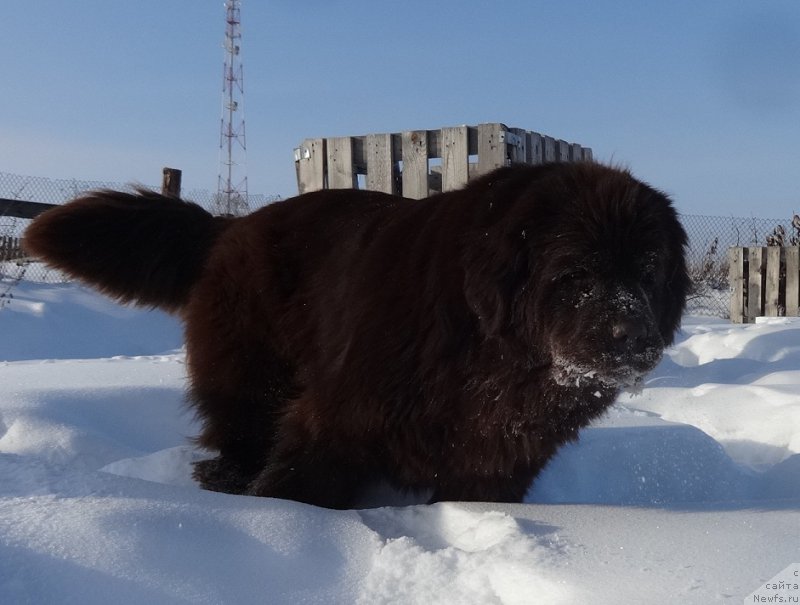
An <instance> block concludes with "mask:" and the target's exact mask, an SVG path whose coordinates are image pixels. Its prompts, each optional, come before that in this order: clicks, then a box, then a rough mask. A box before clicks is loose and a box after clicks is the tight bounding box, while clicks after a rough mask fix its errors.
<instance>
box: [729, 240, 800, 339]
mask: <svg viewBox="0 0 800 605" xmlns="http://www.w3.org/2000/svg"><path fill="white" fill-rule="evenodd" d="M728 260H729V262H730V284H731V290H732V292H731V321H733V322H737V323H749V322H753V321H755V318H756V317H761V316H767V317H781V316H787V317H797V316H798V315H800V312H799V309H800V247H778V246H767V247H751V248H731V249H730V250H729V251H728Z"/></svg>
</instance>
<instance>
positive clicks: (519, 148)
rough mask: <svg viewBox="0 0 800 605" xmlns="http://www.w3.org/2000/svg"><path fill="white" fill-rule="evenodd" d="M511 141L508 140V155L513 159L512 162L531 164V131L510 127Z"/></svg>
mask: <svg viewBox="0 0 800 605" xmlns="http://www.w3.org/2000/svg"><path fill="white" fill-rule="evenodd" d="M508 132H509V133H511V136H509V139H511V140H510V141H509V140H507V141H506V155H507V156H508V157H509V158H510V159H511V163H512V164H529V163H530V162H528V139H529V138H530V137H529V133H528V131H527V130H525V129H524V128H509V129H508Z"/></svg>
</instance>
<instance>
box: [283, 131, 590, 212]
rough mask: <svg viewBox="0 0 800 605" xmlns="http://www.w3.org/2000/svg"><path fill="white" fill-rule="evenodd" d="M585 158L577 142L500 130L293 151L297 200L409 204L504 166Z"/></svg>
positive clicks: (315, 144) (304, 146)
mask: <svg viewBox="0 0 800 605" xmlns="http://www.w3.org/2000/svg"><path fill="white" fill-rule="evenodd" d="M591 159H592V150H591V149H589V148H587V147H582V146H581V145H579V144H577V143H568V142H567V141H563V140H561V139H555V138H553V137H549V136H545V135H541V134H539V133H536V132H531V131H529V130H524V129H521V128H508V127H507V126H505V125H504V124H499V123H491V124H480V125H478V126H456V127H452V128H440V129H439V130H411V131H407V132H400V133H391V134H368V135H365V136H357V137H334V138H327V139H306V140H305V141H303V142H302V143H301V145H300V146H299V147H298V148H296V149H295V168H296V170H297V188H298V190H299V191H300V193H306V192H308V191H317V190H319V189H370V190H374V191H384V192H386V193H394V194H398V195H403V196H405V197H408V198H412V199H420V198H423V197H427V196H428V195H431V194H433V193H436V192H439V191H450V190H452V189H458V188H459V187H463V186H464V185H465V184H466V183H467V181H468V180H469V179H471V178H474V177H476V176H479V175H483V174H486V173H488V172H490V171H492V170H494V169H495V168H499V167H500V166H506V165H508V164H513V163H522V164H541V163H543V162H566V161H580V160H591Z"/></svg>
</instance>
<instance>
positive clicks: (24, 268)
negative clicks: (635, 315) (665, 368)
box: [0, 172, 800, 318]
mask: <svg viewBox="0 0 800 605" xmlns="http://www.w3.org/2000/svg"><path fill="white" fill-rule="evenodd" d="M136 186H141V185H138V184H137V185H131V184H124V183H113V182H105V181H80V180H76V179H48V178H41V177H28V176H20V175H16V174H9V173H4V172H0V198H6V199H12V200H27V201H32V202H43V203H49V204H61V203H64V202H66V201H68V200H70V199H72V198H74V197H77V196H78V195H80V194H81V193H83V192H86V191H89V190H92V189H114V190H117V191H133V190H134V188H135V187H136ZM149 188H150V189H156V190H157V189H159V187H153V186H149ZM216 195H217V194H216V192H212V191H208V190H202V189H192V190H184V191H183V192H182V197H183V198H184V199H187V200H191V201H193V202H195V203H197V204H200V205H201V206H203V207H204V208H206V209H208V210H209V211H212V210H213V208H214V207H215V202H216V197H215V196H216ZM277 199H279V198H278V197H277V196H269V195H249V196H248V205H249V208H250V210H256V209H258V208H261V207H263V206H265V205H267V204H269V203H270V202H273V201H275V200H277ZM29 222H30V221H29V220H28V219H20V218H13V217H10V216H3V215H2V214H0V237H2V236H6V237H9V236H10V237H19V236H21V234H22V233H23V231H24V230H25V227H26V226H27V224H28V223H29ZM681 222H682V223H683V226H684V228H685V229H686V232H687V234H688V236H689V249H688V257H687V258H688V264H689V271H690V274H691V277H692V284H693V287H692V292H691V295H690V297H689V301H688V311H689V312H690V313H693V314H698V315H710V316H716V317H723V318H727V317H728V315H729V302H730V290H729V284H728V257H727V250H728V248H730V247H731V246H753V245H759V246H765V245H768V244H769V245H797V238H798V237H800V218H797V217H795V220H794V222H793V221H792V217H791V216H787V217H786V218H785V219H762V218H754V217H750V218H742V217H733V216H730V217H724V216H702V215H691V214H687V215H683V216H681ZM790 234H794V235H790ZM793 237H794V238H795V239H794V240H793V239H792V238H793ZM22 279H25V280H30V281H37V282H50V283H52V282H60V281H65V278H64V276H63V275H61V274H60V273H58V272H57V271H53V270H50V269H48V268H47V267H45V266H44V265H43V264H41V263H36V262H30V261H18V260H11V261H3V260H2V259H0V308H2V301H3V299H4V298H7V297H8V296H11V295H12V294H11V292H12V291H13V285H14V284H15V283H18V282H19V281H20V280H22Z"/></svg>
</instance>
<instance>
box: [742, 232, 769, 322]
mask: <svg viewBox="0 0 800 605" xmlns="http://www.w3.org/2000/svg"><path fill="white" fill-rule="evenodd" d="M746 250H747V262H748V274H747V321H748V322H752V321H755V318H756V317H759V316H761V315H763V314H764V303H763V297H762V294H761V285H762V283H763V278H764V257H765V256H766V255H765V254H763V252H762V249H761V248H760V247H752V248H746Z"/></svg>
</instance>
